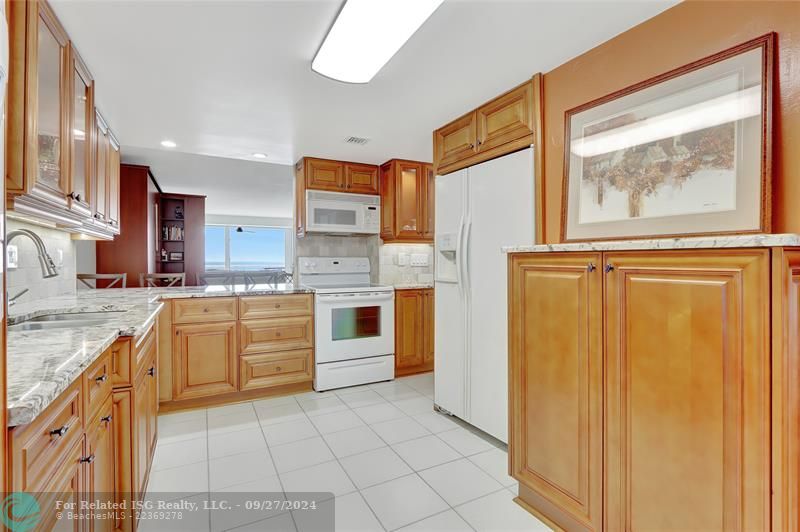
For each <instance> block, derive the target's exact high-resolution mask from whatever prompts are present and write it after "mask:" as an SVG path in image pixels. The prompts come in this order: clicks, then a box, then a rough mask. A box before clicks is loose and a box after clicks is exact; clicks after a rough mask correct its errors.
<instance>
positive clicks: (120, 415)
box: [111, 388, 139, 532]
mask: <svg viewBox="0 0 800 532" xmlns="http://www.w3.org/2000/svg"><path fill="white" fill-rule="evenodd" d="M133 394H134V390H133V388H126V389H123V390H114V393H113V395H112V401H113V403H112V411H111V415H112V417H113V419H114V494H115V499H116V502H117V503H118V504H123V503H124V504H125V506H126V507H127V508H128V509H130V508H131V501H132V500H133V499H134V498H135V497H137V496H138V495H139V484H138V482H137V481H138V478H139V477H138V468H137V467H136V460H135V458H136V456H135V452H134V451H135V450H136V443H137V440H136V438H135V424H134V419H135V418H136V415H135V411H134V409H135V404H134V398H133ZM133 519H134V515H133V512H131V511H130V510H129V511H127V512H125V513H124V514H122V513H121V514H120V515H118V516H117V518H116V522H115V526H114V529H115V530H124V531H126V532H129V531H130V530H132V529H133V526H132V522H133Z"/></svg>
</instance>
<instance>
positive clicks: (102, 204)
mask: <svg viewBox="0 0 800 532" xmlns="http://www.w3.org/2000/svg"><path fill="white" fill-rule="evenodd" d="M109 146H110V143H109V139H108V127H107V126H106V123H105V121H104V120H103V117H101V116H100V113H98V112H95V137H94V150H93V151H94V180H93V186H94V193H93V194H92V196H91V200H92V210H93V211H94V213H93V216H94V218H95V219H96V220H97V221H98V222H107V221H108V151H109Z"/></svg>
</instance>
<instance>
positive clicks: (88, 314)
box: [24, 310, 125, 323]
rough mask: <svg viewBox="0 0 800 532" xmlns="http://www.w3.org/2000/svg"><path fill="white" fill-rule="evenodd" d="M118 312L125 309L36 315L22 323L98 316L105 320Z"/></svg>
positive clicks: (80, 319) (87, 318) (74, 319)
mask: <svg viewBox="0 0 800 532" xmlns="http://www.w3.org/2000/svg"><path fill="white" fill-rule="evenodd" d="M120 312H125V311H124V310H108V311H100V312H71V313H68V314H45V315H44V316H36V317H35V318H31V319H29V320H25V322H24V323H30V322H41V321H86V320H96V319H98V318H99V319H103V320H107V319H109V318H112V317H113V315H114V314H118V313H120Z"/></svg>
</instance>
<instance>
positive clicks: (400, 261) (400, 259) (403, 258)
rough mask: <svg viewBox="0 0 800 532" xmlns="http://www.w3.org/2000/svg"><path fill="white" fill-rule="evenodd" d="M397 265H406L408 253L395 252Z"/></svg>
mask: <svg viewBox="0 0 800 532" xmlns="http://www.w3.org/2000/svg"><path fill="white" fill-rule="evenodd" d="M397 265H398V266H408V253H398V254H397Z"/></svg>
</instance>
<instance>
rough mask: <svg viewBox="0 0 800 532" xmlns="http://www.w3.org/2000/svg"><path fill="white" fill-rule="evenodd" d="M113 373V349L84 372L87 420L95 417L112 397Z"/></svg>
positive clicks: (107, 351) (85, 413) (108, 350)
mask: <svg viewBox="0 0 800 532" xmlns="http://www.w3.org/2000/svg"><path fill="white" fill-rule="evenodd" d="M111 373H112V370H111V349H107V350H106V352H105V353H103V354H102V355H101V356H100V358H98V359H97V360H95V361H94V362H93V363H92V365H91V366H89V367H88V368H87V369H86V371H84V372H83V376H82V379H83V380H84V385H83V397H84V415H85V418H86V419H91V418H92V417H94V415H95V414H96V413H97V411H98V410H99V409H100V407H102V406H103V403H105V401H106V399H108V398H109V397H110V396H111Z"/></svg>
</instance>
